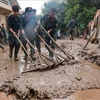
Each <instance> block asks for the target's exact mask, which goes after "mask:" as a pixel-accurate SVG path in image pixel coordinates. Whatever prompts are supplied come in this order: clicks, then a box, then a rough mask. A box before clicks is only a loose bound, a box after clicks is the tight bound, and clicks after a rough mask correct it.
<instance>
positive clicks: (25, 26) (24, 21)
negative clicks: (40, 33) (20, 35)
mask: <svg viewBox="0 0 100 100" xmlns="http://www.w3.org/2000/svg"><path fill="white" fill-rule="evenodd" d="M20 22H21V24H20V29H21V30H24V31H25V34H26V36H27V37H28V38H35V37H36V32H35V28H36V26H37V18H36V17H35V16H33V15H30V16H27V15H26V14H23V15H22V17H21V20H20Z"/></svg>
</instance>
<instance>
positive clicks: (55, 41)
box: [40, 25, 74, 58]
mask: <svg viewBox="0 0 100 100" xmlns="http://www.w3.org/2000/svg"><path fill="white" fill-rule="evenodd" d="M40 26H41V28H42V29H43V30H44V31H45V33H46V34H47V35H48V36H49V37H50V38H51V40H52V41H53V42H54V43H55V44H56V45H57V46H58V48H60V50H61V51H62V52H63V53H64V54H65V55H66V54H67V55H68V56H70V57H72V58H74V57H73V56H72V55H70V54H69V53H66V52H65V51H64V50H63V49H62V48H61V47H60V46H59V45H58V44H57V43H56V41H55V40H54V39H53V38H52V37H51V36H50V34H49V33H48V32H47V31H46V30H45V29H44V27H43V26H42V25H40ZM67 55H66V56H67Z"/></svg>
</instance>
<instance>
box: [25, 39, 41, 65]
mask: <svg viewBox="0 0 100 100" xmlns="http://www.w3.org/2000/svg"><path fill="white" fill-rule="evenodd" d="M25 39H26V41H27V42H28V43H29V44H30V46H31V47H32V48H33V49H34V50H35V47H34V46H33V45H32V44H31V43H30V41H29V40H28V39H27V38H25ZM36 51H37V54H38V57H39V62H40V65H41V66H42V62H41V58H40V55H39V52H38V50H36Z"/></svg>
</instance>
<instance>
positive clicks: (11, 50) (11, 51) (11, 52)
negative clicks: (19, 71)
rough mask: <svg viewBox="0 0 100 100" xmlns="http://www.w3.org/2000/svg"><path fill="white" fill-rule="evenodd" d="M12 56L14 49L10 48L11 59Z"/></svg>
mask: <svg viewBox="0 0 100 100" xmlns="http://www.w3.org/2000/svg"><path fill="white" fill-rule="evenodd" d="M12 55H13V49H12V48H10V52H9V58H12Z"/></svg>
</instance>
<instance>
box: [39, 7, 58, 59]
mask: <svg viewBox="0 0 100 100" xmlns="http://www.w3.org/2000/svg"><path fill="white" fill-rule="evenodd" d="M55 14H56V9H55V8H52V9H51V11H50V14H49V15H45V16H44V17H43V18H41V20H40V22H41V23H42V21H43V22H44V28H45V30H46V31H48V34H50V36H51V37H52V38H53V39H54V40H56V27H57V23H58V21H57V19H56V18H55ZM45 42H46V43H47V44H48V45H49V46H51V48H52V49H55V44H54V42H53V41H52V40H51V38H50V37H49V36H48V35H47V34H46V36H45ZM46 48H47V49H48V51H49V57H50V59H51V60H53V52H52V51H51V50H50V49H49V48H48V47H47V46H46Z"/></svg>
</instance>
